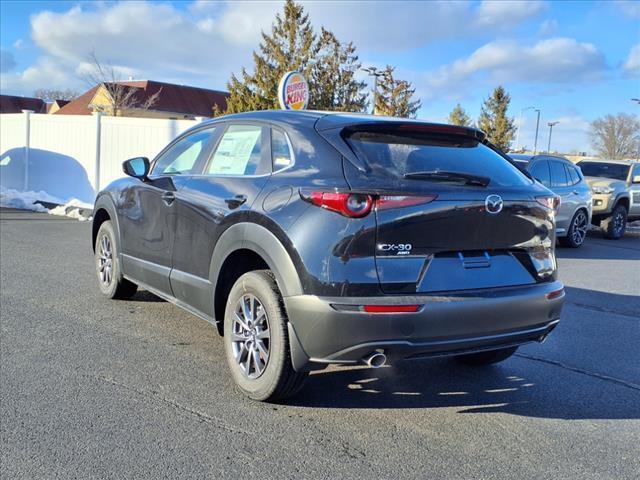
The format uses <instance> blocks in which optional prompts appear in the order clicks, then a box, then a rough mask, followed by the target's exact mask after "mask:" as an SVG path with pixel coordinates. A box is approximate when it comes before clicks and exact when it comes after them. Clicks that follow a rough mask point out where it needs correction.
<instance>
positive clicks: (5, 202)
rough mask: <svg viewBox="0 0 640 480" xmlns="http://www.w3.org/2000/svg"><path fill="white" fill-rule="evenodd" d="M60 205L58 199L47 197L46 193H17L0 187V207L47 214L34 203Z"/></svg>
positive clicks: (40, 206)
mask: <svg viewBox="0 0 640 480" xmlns="http://www.w3.org/2000/svg"><path fill="white" fill-rule="evenodd" d="M38 200H40V201H42V202H50V203H62V202H61V201H60V199H58V198H56V197H53V196H51V195H49V194H48V193H47V192H44V191H42V190H41V191H39V192H31V191H30V192H19V191H17V190H13V189H11V188H4V187H0V207H8V208H19V209H21V210H32V211H34V212H48V210H47V209H46V208H45V207H44V206H42V205H40V204H39V203H35V202H36V201H38Z"/></svg>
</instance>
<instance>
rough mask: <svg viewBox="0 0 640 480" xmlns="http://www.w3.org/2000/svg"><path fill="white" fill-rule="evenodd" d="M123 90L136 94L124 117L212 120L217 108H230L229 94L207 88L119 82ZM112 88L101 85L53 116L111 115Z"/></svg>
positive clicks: (159, 83)
mask: <svg viewBox="0 0 640 480" xmlns="http://www.w3.org/2000/svg"><path fill="white" fill-rule="evenodd" d="M117 83H118V85H122V86H124V90H125V91H126V90H127V89H131V90H133V92H132V93H131V94H130V98H131V101H130V102H128V103H129V104H130V107H129V108H126V109H124V111H121V112H118V115H121V116H131V117H156V118H193V117H212V116H213V109H214V106H215V105H217V106H218V108H219V109H220V110H221V111H224V110H225V109H226V106H227V97H228V96H229V94H228V93H227V92H222V91H218V90H208V89H205V88H198V87H190V86H186V85H174V84H171V83H163V82H155V81H152V80H142V81H127V82H117ZM108 85H112V84H100V85H98V86H95V87H93V88H92V89H91V90H88V91H87V92H85V93H83V94H82V95H80V96H79V97H78V98H76V99H75V100H72V101H71V102H69V103H67V104H66V105H64V106H63V107H62V108H60V109H59V110H58V111H56V112H55V113H54V115H90V114H92V113H93V112H96V111H105V112H107V113H112V112H110V111H109V107H110V105H111V104H112V102H111V101H110V100H109V99H110V93H109V91H110V90H113V89H112V88H107V86H108ZM156 94H157V98H156V99H155V102H154V103H153V104H152V105H150V106H149V107H148V108H144V105H145V103H146V102H148V101H149V99H151V98H152V97H153V96H154V95H156Z"/></svg>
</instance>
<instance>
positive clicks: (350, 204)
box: [300, 191, 373, 218]
mask: <svg viewBox="0 0 640 480" xmlns="http://www.w3.org/2000/svg"><path fill="white" fill-rule="evenodd" d="M300 196H301V197H302V198H303V199H304V200H306V201H307V202H310V203H313V204H314V205H317V206H318V207H322V208H326V209H327V210H331V211H332V212H337V213H339V214H340V215H344V216H345V217H351V218H361V217H366V216H367V215H369V212H370V211H371V208H372V207H373V197H371V195H366V194H362V193H338V192H303V191H301V192H300Z"/></svg>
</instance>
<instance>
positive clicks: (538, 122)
mask: <svg viewBox="0 0 640 480" xmlns="http://www.w3.org/2000/svg"><path fill="white" fill-rule="evenodd" d="M535 111H536V112H538V118H537V120H536V139H535V140H534V142H533V154H534V155H535V154H536V153H538V128H539V127H540V109H539V108H536V109H535Z"/></svg>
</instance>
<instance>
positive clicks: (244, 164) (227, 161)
mask: <svg viewBox="0 0 640 480" xmlns="http://www.w3.org/2000/svg"><path fill="white" fill-rule="evenodd" d="M262 140H263V128H262V127H260V126H257V125H231V126H229V128H227V131H226V132H225V133H224V135H222V138H221V139H220V142H218V146H217V148H216V151H215V152H214V154H213V156H212V158H211V160H210V162H209V165H208V166H207V169H206V173H207V174H208V175H261V174H264V173H268V169H267V168H265V167H264V165H263V164H264V162H263V161H262Z"/></svg>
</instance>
